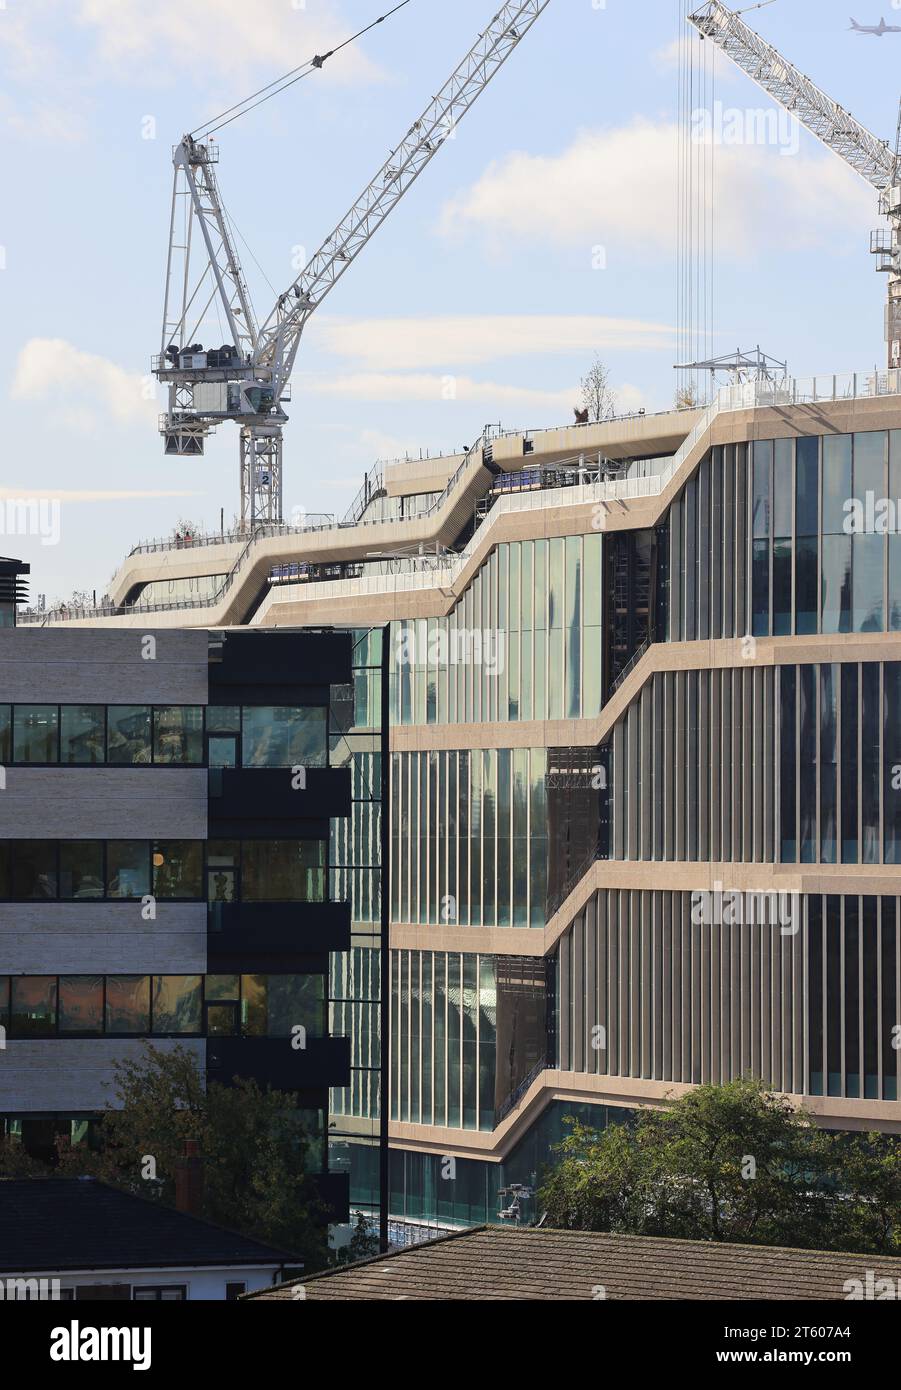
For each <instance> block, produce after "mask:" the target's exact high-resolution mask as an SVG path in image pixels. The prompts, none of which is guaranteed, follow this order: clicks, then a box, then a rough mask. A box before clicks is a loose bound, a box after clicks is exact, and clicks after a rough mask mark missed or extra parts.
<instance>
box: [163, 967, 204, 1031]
mask: <svg viewBox="0 0 901 1390" xmlns="http://www.w3.org/2000/svg"><path fill="white" fill-rule="evenodd" d="M202 983H203V977H202V976H201V975H154V977H153V1031H154V1034H160V1033H199V1032H200V1031H201V1020H202V1014H203V1009H202Z"/></svg>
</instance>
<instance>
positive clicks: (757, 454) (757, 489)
mask: <svg viewBox="0 0 901 1390" xmlns="http://www.w3.org/2000/svg"><path fill="white" fill-rule="evenodd" d="M752 453H753V462H752V471H751V489H752V492H751V512H752V518H753V532H752V534H753V535H754V537H755V538H756V537H764V536H769V535H771V534H772V533H771V530H770V485H771V484H770V475H771V473H772V467H773V441H772V440H766V439H765V440H761V441H757V442H756V443H755V444H754V446H753V451H752Z"/></svg>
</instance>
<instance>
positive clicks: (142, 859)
mask: <svg viewBox="0 0 901 1390" xmlns="http://www.w3.org/2000/svg"><path fill="white" fill-rule="evenodd" d="M147 858H148V855H147V841H146V840H110V841H109V842H108V844H107V846H106V896H107V897H108V898H143V897H144V895H145V894H146V893H149V892H150V865H149V864H148V862H147Z"/></svg>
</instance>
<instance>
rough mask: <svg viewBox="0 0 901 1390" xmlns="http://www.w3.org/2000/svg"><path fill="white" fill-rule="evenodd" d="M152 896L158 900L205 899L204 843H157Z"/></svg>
mask: <svg viewBox="0 0 901 1390" xmlns="http://www.w3.org/2000/svg"><path fill="white" fill-rule="evenodd" d="M153 894H154V897H157V898H202V897H203V844H202V843H201V841H199V840H154V842H153Z"/></svg>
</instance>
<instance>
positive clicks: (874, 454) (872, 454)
mask: <svg viewBox="0 0 901 1390" xmlns="http://www.w3.org/2000/svg"><path fill="white" fill-rule="evenodd" d="M887 447H888V437H887V435H886V433H885V430H870V431H867V432H866V433H864V434H855V436H854V496H855V497H856V498H858V499H859V500H860V501H861V502H863V503H864V505H865V506H866V504H867V499H868V495H869V497H870V498H872V504H871V505H872V506H874V507H875V505H876V503H877V502H878V501H879V500H880V499H881V498H884V497H885V481H886V480H885V464H886V449H887Z"/></svg>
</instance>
